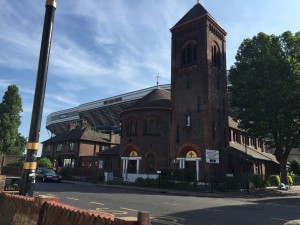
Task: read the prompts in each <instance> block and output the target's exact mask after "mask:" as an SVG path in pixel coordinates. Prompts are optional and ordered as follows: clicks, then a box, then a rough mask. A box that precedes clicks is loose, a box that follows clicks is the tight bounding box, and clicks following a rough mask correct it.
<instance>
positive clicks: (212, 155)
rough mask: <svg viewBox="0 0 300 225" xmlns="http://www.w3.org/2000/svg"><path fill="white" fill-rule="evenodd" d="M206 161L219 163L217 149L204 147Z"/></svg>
mask: <svg viewBox="0 0 300 225" xmlns="http://www.w3.org/2000/svg"><path fill="white" fill-rule="evenodd" d="M205 156H206V163H220V156H219V150H209V149H206V152H205Z"/></svg>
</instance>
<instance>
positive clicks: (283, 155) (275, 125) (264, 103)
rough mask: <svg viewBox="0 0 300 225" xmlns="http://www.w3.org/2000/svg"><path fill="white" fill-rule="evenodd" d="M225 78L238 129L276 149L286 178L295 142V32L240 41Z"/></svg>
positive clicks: (298, 100) (299, 123)
mask: <svg viewBox="0 0 300 225" xmlns="http://www.w3.org/2000/svg"><path fill="white" fill-rule="evenodd" d="M229 80H230V82H231V84H232V86H231V88H230V93H231V97H232V100H231V101H232V107H233V109H234V110H235V112H236V113H237V115H238V117H239V119H240V123H239V127H240V128H242V129H244V130H245V131H246V132H248V133H249V134H250V135H251V136H253V137H258V138H263V139H264V140H265V142H266V144H267V145H268V146H270V147H271V148H274V149H275V153H274V154H275V156H276V159H277V160H278V162H279V163H280V172H281V180H282V181H283V182H286V181H287V171H286V165H287V158H288V155H289V153H290V151H291V149H292V148H294V147H299V140H300V32H298V33H296V34H295V35H293V34H292V33H291V32H289V31H287V32H285V33H283V34H282V35H280V36H275V35H267V34H265V33H259V34H258V35H257V36H254V37H253V38H252V39H245V40H244V41H243V42H242V44H241V45H240V47H239V49H238V52H237V55H236V62H235V63H234V65H233V66H232V67H231V68H230V70H229Z"/></svg>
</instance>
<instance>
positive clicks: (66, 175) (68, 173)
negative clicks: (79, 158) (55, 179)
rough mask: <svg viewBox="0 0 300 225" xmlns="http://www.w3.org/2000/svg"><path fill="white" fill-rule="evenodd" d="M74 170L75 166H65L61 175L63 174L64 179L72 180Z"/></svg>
mask: <svg viewBox="0 0 300 225" xmlns="http://www.w3.org/2000/svg"><path fill="white" fill-rule="evenodd" d="M73 172H74V169H73V168H71V167H63V168H62V169H61V170H60V172H59V173H60V175H62V177H63V179H67V180H70V179H72V175H73Z"/></svg>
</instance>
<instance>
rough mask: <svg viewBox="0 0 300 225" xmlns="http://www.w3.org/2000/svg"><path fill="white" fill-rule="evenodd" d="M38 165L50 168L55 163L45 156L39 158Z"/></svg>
mask: <svg viewBox="0 0 300 225" xmlns="http://www.w3.org/2000/svg"><path fill="white" fill-rule="evenodd" d="M37 166H38V167H46V168H49V167H52V166H53V164H52V162H51V161H50V159H48V158H46V157H43V158H40V159H38V160H37Z"/></svg>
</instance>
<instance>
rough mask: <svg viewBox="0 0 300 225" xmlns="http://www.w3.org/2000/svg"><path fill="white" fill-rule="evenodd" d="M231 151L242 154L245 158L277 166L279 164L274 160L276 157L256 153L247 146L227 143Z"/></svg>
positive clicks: (264, 153) (259, 152)
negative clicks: (268, 162) (272, 163)
mask: <svg viewBox="0 0 300 225" xmlns="http://www.w3.org/2000/svg"><path fill="white" fill-rule="evenodd" d="M229 145H230V147H231V149H234V150H236V151H237V152H240V153H242V154H245V155H247V157H250V158H253V159H258V160H263V161H271V162H274V163H277V164H279V162H278V161H277V160H276V157H275V156H274V155H272V154H270V153H266V152H261V151H257V150H255V149H253V148H251V147H249V146H245V145H242V144H239V143H236V142H230V143H229Z"/></svg>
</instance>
